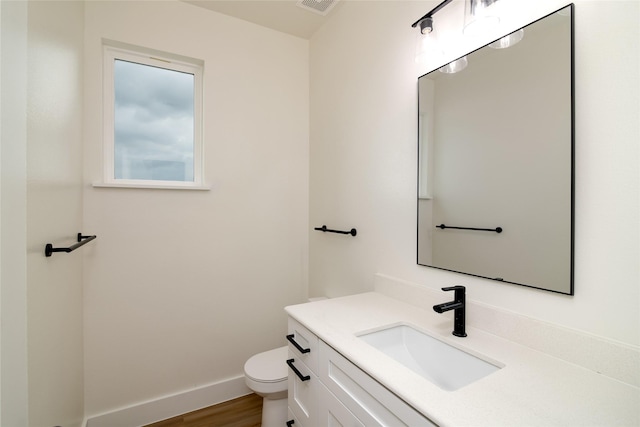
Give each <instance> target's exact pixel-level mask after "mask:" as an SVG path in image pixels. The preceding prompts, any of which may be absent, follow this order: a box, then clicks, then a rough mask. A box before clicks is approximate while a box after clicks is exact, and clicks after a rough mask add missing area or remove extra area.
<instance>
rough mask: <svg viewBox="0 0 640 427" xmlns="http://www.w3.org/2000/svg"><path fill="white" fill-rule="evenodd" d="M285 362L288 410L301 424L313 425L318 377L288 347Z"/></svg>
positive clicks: (311, 426)
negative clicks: (287, 355) (286, 368)
mask: <svg viewBox="0 0 640 427" xmlns="http://www.w3.org/2000/svg"><path fill="white" fill-rule="evenodd" d="M287 364H288V365H289V367H288V369H289V375H288V378H287V386H288V390H289V394H288V396H287V404H288V406H289V410H290V411H291V412H293V415H294V416H295V419H296V420H297V422H300V424H301V425H304V426H310V427H313V426H314V415H315V410H316V407H317V403H316V402H317V392H316V389H317V387H318V377H317V376H316V375H315V374H314V373H313V372H311V370H310V369H309V367H307V365H305V364H304V362H302V361H301V360H300V358H299V357H298V354H297V352H295V350H291V349H289V357H288V359H287ZM296 371H297V372H296Z"/></svg>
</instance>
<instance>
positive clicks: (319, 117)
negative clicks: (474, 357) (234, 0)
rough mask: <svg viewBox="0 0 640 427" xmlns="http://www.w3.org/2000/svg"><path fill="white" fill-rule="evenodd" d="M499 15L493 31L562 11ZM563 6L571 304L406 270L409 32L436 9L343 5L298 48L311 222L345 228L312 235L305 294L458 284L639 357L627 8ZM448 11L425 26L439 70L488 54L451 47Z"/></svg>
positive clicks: (412, 155)
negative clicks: (571, 31)
mask: <svg viewBox="0 0 640 427" xmlns="http://www.w3.org/2000/svg"><path fill="white" fill-rule="evenodd" d="M500 3H502V6H503V7H504V8H505V9H506V10H507V12H508V15H505V16H507V19H504V20H503V22H505V26H504V28H503V30H504V31H505V32H508V30H514V29H516V28H518V27H520V26H522V25H523V24H525V23H527V22H528V21H531V20H534V19H537V18H540V17H542V16H544V15H545V14H547V13H549V12H551V11H553V10H555V9H557V8H559V7H562V6H564V5H566V4H567V3H566V2H561V1H556V0H545V1H540V2H526V4H524V3H522V2H517V1H511V0H503V1H501V2H500ZM500 3H498V4H500ZM575 3H576V8H575V11H576V12H575V13H576V17H575V22H576V30H575V43H576V54H575V58H576V73H575V74H576V75H575V85H576V145H577V154H576V163H577V166H576V180H577V183H576V240H575V244H576V255H575V262H576V264H575V266H576V276H575V296H573V297H570V296H564V295H557V294H553V293H548V292H544V291H537V290H532V289H528V288H523V287H518V286H515V285H506V284H498V283H492V282H490V281H485V280H482V279H478V278H472V277H467V276H463V275H457V274H455V273H449V272H445V271H439V270H435V269H430V268H427V267H420V266H417V265H416V262H415V260H416V200H415V199H416V169H417V168H416V155H417V153H416V145H417V144H416V139H417V135H416V133H417V87H416V79H417V77H418V76H420V75H422V74H423V73H425V72H427V71H429V67H418V66H416V65H415V63H414V58H413V56H414V53H415V37H416V35H415V34H414V32H415V30H414V29H412V28H411V27H410V25H411V23H413V22H414V21H415V20H416V19H417V18H419V17H420V16H422V15H423V14H424V13H426V12H427V11H428V10H429V9H431V8H432V7H434V6H435V4H436V2H409V1H407V2H405V1H396V2H346V3H345V4H344V5H343V7H342V8H341V9H340V10H339V11H337V14H336V15H335V16H334V17H333V18H332V20H330V21H329V22H328V23H327V24H326V25H325V26H324V27H323V28H321V30H320V31H319V32H318V33H316V34H315V35H314V37H313V38H312V40H311V124H310V125H311V147H310V159H311V163H310V172H311V175H310V221H311V224H312V225H315V224H323V223H326V224H327V225H329V226H334V227H352V226H353V227H356V228H357V229H358V236H357V237H356V238H351V237H348V238H344V237H341V236H330V235H323V234H321V233H316V234H311V237H310V248H309V252H310V263H309V270H310V271H309V289H310V294H311V295H323V294H325V295H329V296H337V295H345V294H351V293H356V292H362V291H367V290H371V289H372V286H373V275H374V274H375V273H377V272H379V273H384V274H387V275H390V276H395V277H398V278H401V279H405V280H409V281H412V282H416V283H420V284H423V285H424V286H426V287H429V288H433V289H438V288H440V287H442V286H448V285H452V284H463V285H466V286H467V287H468V294H469V298H470V299H473V300H476V301H481V302H485V303H487V304H490V305H493V306H497V307H500V308H504V309H506V310H511V311H515V312H518V313H521V314H523V315H527V316H531V317H534V318H537V319H541V320H543V321H547V322H551V323H555V324H559V325H563V326H566V327H569V328H575V329H578V330H582V331H586V332H588V333H592V334H595V335H598V336H602V337H606V338H610V339H613V340H619V341H622V342H624V343H628V344H633V345H638V344H640V317H639V314H638V313H639V312H640V310H638V308H639V305H640V277H639V266H638V259H640V251H639V241H640V230H639V223H640V220H639V211H638V209H639V208H638V197H639V194H640V182H639V177H638V144H637V141H638V140H639V139H640V135H639V131H640V126H639V123H638V120H639V119H638V117H639V114H638V113H639V107H638V102H639V101H638V99H639V98H640V97H639V90H638V89H639V88H638V81H637V76H638V75H639V71H640V70H639V67H638V61H639V59H638V56H639V52H640V49H638V45H639V40H640V37H639V32H638V28H639V26H638V20H639V18H640V11H639V3H638V2H637V1H615V2H610V1H588V0H584V1H582V0H581V1H576V2H575ZM461 6H462V3H461V2H454V3H452V4H451V5H450V6H447V8H446V9H443V10H442V11H440V12H438V14H437V15H436V17H437V18H438V19H437V20H436V24H437V25H440V27H439V28H440V30H442V31H441V37H442V40H443V45H444V46H445V48H446V49H447V52H448V53H447V55H448V57H447V58H445V60H444V62H446V61H447V60H452V59H455V58H457V57H458V56H460V55H461V54H463V53H465V51H467V50H470V48H473V47H478V46H481V45H482V44H484V43H486V42H488V41H490V39H489V38H490V37H491V35H489V36H487V38H486V40H465V39H462V38H461V37H460V36H458V35H457V34H458V31H459V25H461V24H462V22H461V15H462V13H461V12H462V10H461ZM364 28H367V29H375V31H365V30H363V29H364ZM594 28H598V31H593V29H594ZM438 65H442V63H432V64H430V66H431V69H432V68H434V67H435V66H438ZM446 298H447V296H446V295H444V294H443V300H446Z"/></svg>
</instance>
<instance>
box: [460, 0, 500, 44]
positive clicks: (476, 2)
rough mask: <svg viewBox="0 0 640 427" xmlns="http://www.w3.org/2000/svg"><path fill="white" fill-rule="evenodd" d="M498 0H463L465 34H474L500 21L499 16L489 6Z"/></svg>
mask: <svg viewBox="0 0 640 427" xmlns="http://www.w3.org/2000/svg"><path fill="white" fill-rule="evenodd" d="M497 1H498V0H465V3H464V28H463V30H462V32H463V34H464V35H465V36H476V35H479V34H482V33H484V32H485V31H487V30H488V29H489V28H491V27H493V26H495V25H497V24H499V23H500V18H499V17H498V16H497V15H495V14H494V13H493V8H491V7H490V6H491V5H492V4H494V3H496V2H497Z"/></svg>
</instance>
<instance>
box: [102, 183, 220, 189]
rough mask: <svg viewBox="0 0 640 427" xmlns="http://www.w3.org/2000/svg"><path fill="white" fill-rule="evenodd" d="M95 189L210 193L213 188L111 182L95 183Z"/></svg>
mask: <svg viewBox="0 0 640 427" xmlns="http://www.w3.org/2000/svg"><path fill="white" fill-rule="evenodd" d="M92 185H93V187H94V188H132V189H133V188H138V189H149V190H192V191H193V190H195V191H209V190H211V187H207V186H203V185H171V184H137V183H136V184H120V183H115V182H114V183H111V182H94V183H93V184H92Z"/></svg>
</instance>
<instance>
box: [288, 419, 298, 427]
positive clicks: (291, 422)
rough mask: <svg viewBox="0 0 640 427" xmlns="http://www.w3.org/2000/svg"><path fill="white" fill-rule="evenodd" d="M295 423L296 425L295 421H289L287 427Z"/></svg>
mask: <svg viewBox="0 0 640 427" xmlns="http://www.w3.org/2000/svg"><path fill="white" fill-rule="evenodd" d="M295 423H296V422H295V420H289V421H287V427H291V426H292V425H294V424H295Z"/></svg>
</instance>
